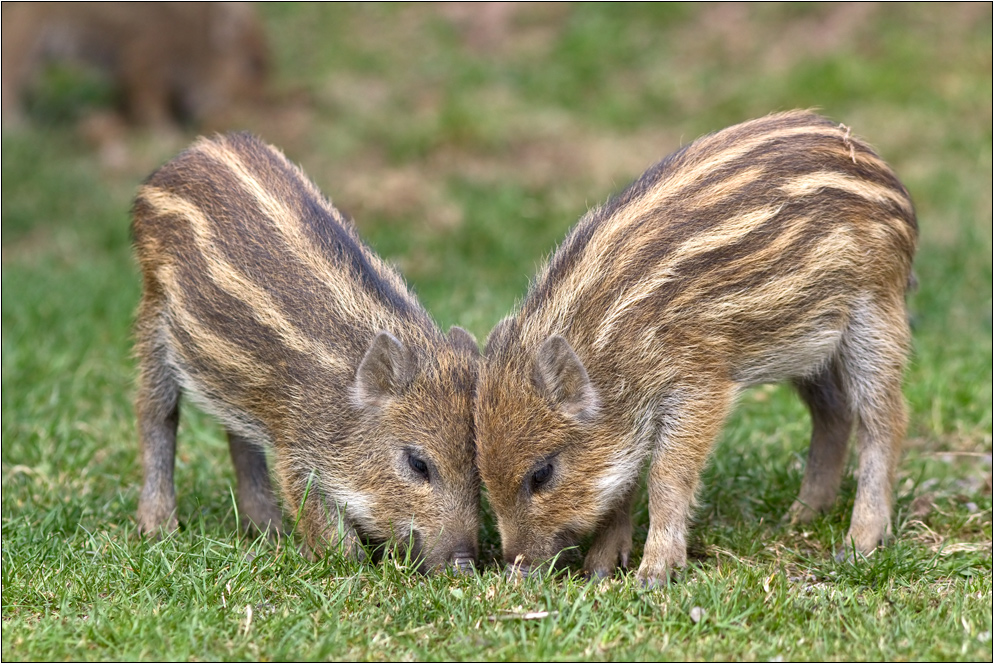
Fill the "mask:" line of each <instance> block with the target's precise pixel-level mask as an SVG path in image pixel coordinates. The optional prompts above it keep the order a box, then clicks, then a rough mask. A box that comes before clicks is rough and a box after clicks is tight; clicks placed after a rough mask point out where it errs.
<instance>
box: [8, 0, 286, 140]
mask: <svg viewBox="0 0 994 664" xmlns="http://www.w3.org/2000/svg"><path fill="white" fill-rule="evenodd" d="M2 23H3V123H4V126H10V125H16V124H18V123H20V122H22V121H23V116H24V102H25V95H26V93H27V92H28V90H29V89H30V86H31V84H32V81H33V80H34V79H35V78H36V77H38V76H39V75H40V74H41V70H42V69H43V67H45V66H46V64H48V63H52V62H68V63H71V64H75V65H80V66H85V67H93V68H96V69H98V70H100V72H102V73H103V74H104V75H106V76H108V77H109V78H110V79H112V81H113V83H114V85H115V87H116V89H117V92H118V94H119V98H120V99H119V102H120V111H121V112H122V113H123V115H124V117H125V118H126V120H127V121H128V122H129V123H131V124H135V125H140V126H145V127H153V128H162V127H168V126H170V125H174V124H176V123H189V124H195V125H197V126H199V127H201V128H212V129H217V128H221V127H223V126H224V125H226V124H227V123H228V122H229V118H230V117H231V116H232V115H233V114H234V113H235V112H236V111H237V110H238V109H239V107H240V106H241V105H243V104H252V103H254V102H257V101H259V100H260V98H261V96H262V93H263V88H264V84H265V81H266V74H267V69H268V63H269V56H268V51H267V47H266V40H265V36H264V34H263V30H262V25H261V24H260V22H259V19H258V17H257V16H256V14H255V11H254V9H253V8H252V7H251V6H250V5H248V4H247V3H240V2H234V3H222V2H217V3H213V2H190V3H184V2H166V3H154V2H48V3H34V2H5V3H3V21H2Z"/></svg>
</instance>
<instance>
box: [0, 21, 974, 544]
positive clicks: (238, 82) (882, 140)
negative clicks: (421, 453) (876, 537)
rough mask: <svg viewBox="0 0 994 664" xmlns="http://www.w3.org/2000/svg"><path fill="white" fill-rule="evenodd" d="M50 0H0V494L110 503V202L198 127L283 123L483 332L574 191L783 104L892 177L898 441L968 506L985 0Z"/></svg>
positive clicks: (207, 489) (382, 235)
mask: <svg viewBox="0 0 994 664" xmlns="http://www.w3.org/2000/svg"><path fill="white" fill-rule="evenodd" d="M81 5H82V6H81ZM46 7H48V6H47V5H45V4H37V5H34V4H31V5H27V6H26V7H25V6H23V5H20V4H19V3H4V4H3V31H4V32H3V49H4V50H3V86H4V87H3V121H4V128H3V171H2V173H3V175H2V183H3V196H2V242H3V279H2V284H3V298H2V309H3V390H2V393H3V395H2V400H3V418H2V420H3V421H2V427H3V477H4V489H3V491H4V500H3V512H4V520H5V523H7V522H8V520H9V519H10V518H13V515H15V514H18V513H21V514H23V513H25V510H28V511H30V509H31V508H32V506H35V507H36V508H38V509H40V510H45V509H49V508H51V506H52V505H54V504H69V503H71V501H69V503H67V502H65V501H66V500H68V499H65V498H63V497H65V496H72V500H77V501H78V503H72V505H74V506H72V507H71V508H69V509H68V512H67V516H66V517H65V518H66V519H67V520H68V521H67V523H69V522H72V521H73V520H75V521H76V522H78V521H83V522H85V521H86V520H87V519H88V518H89V519H90V520H91V521H93V522H96V523H97V524H98V525H99V527H106V524H107V522H108V521H114V520H123V519H127V518H130V515H131V514H132V513H133V509H134V504H135V501H136V499H137V490H136V487H137V483H138V479H139V477H140V469H139V467H138V464H137V461H136V458H135V457H136V443H135V435H134V420H133V415H132V411H131V406H130V401H131V398H132V394H133V376H134V363H133V361H132V359H131V358H130V355H129V353H130V325H131V321H132V316H133V311H134V309H135V306H136V304H137V302H138V298H139V280H138V273H137V268H136V265H135V262H134V260H133V258H132V256H131V250H130V244H129V237H128V224H129V217H128V212H129V207H130V205H131V200H132V197H133V195H134V192H135V190H136V187H137V185H138V184H139V182H140V181H141V180H142V179H143V178H144V177H146V176H147V175H148V174H149V173H150V172H151V171H152V170H154V169H155V168H156V167H157V166H158V165H160V164H161V163H163V162H165V161H166V160H168V159H169V158H171V157H172V156H173V155H175V154H176V153H177V152H178V151H180V150H181V149H183V148H184V147H185V146H186V145H188V144H189V143H190V142H191V141H192V140H193V139H194V137H195V136H196V135H197V134H198V133H202V132H213V131H224V130H230V129H248V130H250V131H252V132H255V133H257V134H258V135H259V136H261V137H262V138H264V139H265V140H266V141H268V142H270V143H272V144H275V145H277V146H279V147H280V148H282V149H283V150H284V151H285V152H286V154H287V155H288V156H289V157H290V158H291V159H292V160H294V161H295V162H298V163H300V164H301V165H302V166H303V168H304V170H305V171H306V172H307V173H308V174H309V175H310V176H311V178H312V179H313V180H314V181H315V182H316V183H317V185H318V186H319V187H320V188H321V189H322V190H323V191H324V192H325V194H326V195H327V196H329V197H330V198H331V199H332V201H333V202H334V203H335V204H336V205H337V206H338V207H339V208H341V209H342V210H344V211H346V212H347V213H348V214H350V215H351V216H353V217H354V218H355V219H356V223H357V226H358V228H359V231H360V233H361V234H362V235H363V236H364V237H365V238H366V239H367V240H368V242H369V243H370V244H371V245H372V246H373V247H374V248H375V249H376V250H377V251H378V252H380V253H381V254H382V255H384V256H385V257H386V258H387V259H389V260H390V261H392V262H393V263H395V264H396V265H398V266H399V268H400V269H401V271H402V272H403V273H404V275H405V276H406V278H407V279H408V281H409V283H410V284H411V285H412V287H413V288H414V290H415V291H416V292H417V293H418V295H419V296H420V297H421V298H422V300H423V302H424V303H425V305H426V306H427V307H428V309H429V310H430V311H431V312H432V313H433V314H434V315H435V317H436V319H437V320H438V321H439V323H440V324H441V325H442V326H443V327H448V326H449V325H451V324H460V325H463V326H465V327H467V328H468V329H470V330H471V331H472V332H473V333H474V334H475V335H476V336H477V338H478V339H480V340H481V342H482V340H483V339H484V338H485V336H486V334H487V332H488V331H489V329H490V328H491V326H492V325H493V324H494V323H496V322H497V321H498V320H499V319H500V318H501V317H502V316H504V315H505V314H506V313H507V312H508V311H509V310H510V309H511V308H512V307H513V306H514V304H515V302H516V300H517V299H518V298H520V297H521V296H522V295H523V294H524V292H525V290H526V288H527V284H528V281H529V279H530V278H531V276H532V275H533V274H534V272H535V269H536V267H537V266H538V264H539V263H540V262H541V260H542V259H543V257H544V256H546V255H547V254H548V253H549V252H550V251H551V250H552V249H553V248H554V247H555V245H556V243H557V242H558V241H559V240H560V239H561V238H562V237H563V236H564V234H565V232H566V230H567V229H568V228H569V227H570V226H571V225H572V223H573V222H574V221H576V220H577V219H578V218H579V217H580V216H581V215H582V214H583V213H584V212H585V211H586V210H587V209H588V208H589V207H591V206H593V205H596V204H599V203H601V202H603V201H605V200H606V199H607V198H608V197H609V196H610V195H612V194H613V193H617V192H619V191H620V190H621V189H623V188H624V187H625V186H626V185H627V184H628V183H629V182H630V181H631V180H632V179H634V178H635V177H637V176H638V175H639V174H640V173H641V172H642V171H644V170H645V169H646V168H647V167H648V166H650V165H651V164H653V163H654V162H655V161H657V160H659V159H660V158H662V157H663V156H665V155H666V154H668V153H670V152H672V151H673V150H675V149H677V148H678V147H680V146H681V145H683V144H686V143H688V142H690V141H691V140H693V139H694V138H696V137H698V136H699V135H701V134H703V133H706V132H710V131H715V130H718V129H721V128H723V127H725V126H728V125H731V124H735V123H738V122H741V121H744V120H747V119H750V118H754V117H757V116H762V115H765V114H767V113H770V112H773V111H779V110H786V109H792V108H816V109H819V110H820V112H821V113H823V114H824V115H826V116H828V117H829V118H832V119H833V120H835V121H838V122H844V123H845V124H847V125H849V126H850V127H852V128H853V131H854V133H855V134H857V135H859V136H861V137H863V138H864V139H866V140H867V141H868V142H869V143H870V144H872V145H873V146H875V147H876V149H877V150H878V152H879V153H880V154H881V156H882V157H883V158H884V159H886V160H887V161H889V163H890V164H891V165H892V166H893V167H894V169H895V171H896V172H897V173H898V174H899V175H900V177H901V178H902V179H903V180H904V182H905V184H906V185H907V187H908V189H909V190H910V191H911V194H912V196H913V198H914V201H915V203H916V206H917V209H918V215H919V223H920V226H921V241H920V251H919V255H918V259H917V262H916V272H917V275H918V279H919V282H920V288H919V290H918V291H917V292H916V293H915V294H914V295H913V296H912V309H913V311H914V325H915V344H916V351H915V352H916V354H915V359H914V362H913V366H912V367H911V369H910V371H909V375H908V380H907V389H906V392H907V394H908V397H909V400H910V402H911V405H912V425H911V430H910V433H909V443H908V446H909V450H911V452H909V454H912V455H914V454H916V453H917V454H919V455H920V456H921V458H922V459H925V458H927V459H939V461H936V463H939V462H940V461H941V460H942V459H946V461H945V463H947V465H949V466H950V475H949V476H950V478H952V479H950V480H949V482H948V484H949V487H951V488H949V489H948V491H949V492H951V493H949V495H950V496H956V495H965V496H967V497H966V498H964V499H963V501H961V502H964V504H965V502H969V501H973V502H970V504H973V505H974V508H976V504H975V502H976V500H977V499H976V498H975V497H974V494H975V493H976V492H980V494H982V493H983V492H984V491H986V494H987V498H986V500H987V503H986V505H987V507H988V508H989V500H990V497H989V494H990V459H991V456H990V451H991V253H992V250H991V223H992V218H991V216H992V215H991V190H992V171H991V147H992V134H991V131H992V115H991V103H992V86H991V81H992V71H991V54H992V40H991V33H992V28H991V25H992V15H991V4H990V3H941V4H923V3H909V4H904V3H879V4H878V3H840V4H820V3H819V4H802V3H797V4H795V3H788V4H748V5H746V4H737V3H709V4H702V5H696V4H679V3H676V4H671V3H659V4H656V3H651V4H637V5H626V4H619V3H611V4H568V3H562V4H560V3H557V4H528V5H517V4H513V3H482V4H476V3H465V4H464V3H452V4H444V5H434V4H418V5H406V4H399V5H398V4H389V5H376V4H373V5H366V4H361V5H342V4H337V3H319V4H295V3H278V4H277V3H274V4H259V5H249V6H243V5H238V4H235V5H232V6H228V7H227V8H226V9H225V8H218V7H213V8H211V7H200V6H191V7H189V8H187V9H184V10H174V9H170V8H168V7H167V8H162V7H155V6H152V5H145V6H144V7H138V8H123V7H121V5H120V4H114V5H113V7H115V8H119V9H118V10H116V11H115V12H114V13H112V14H108V13H107V10H106V9H100V8H98V7H92V6H87V5H86V4H85V3H75V4H74V5H73V7H74V9H72V10H71V12H72V13H71V14H70V15H68V16H67V15H60V14H59V12H60V11H63V12H64V11H66V10H64V9H62V10H58V9H48V8H46ZM768 394H770V393H769V392H767V391H762V392H758V393H757V396H756V398H755V400H756V401H765V400H767V399H768V396H767V395H768ZM773 394H774V400H775V399H778V398H780V397H777V396H776V395H778V394H780V393H779V392H774V393H773ZM783 398H784V399H791V400H792V399H793V397H791V396H790V395H789V393H787V396H785V397H783ZM790 403H791V405H790V406H785V408H788V410H789V412H790V413H791V414H792V416H797V417H798V418H801V419H802V420H805V419H806V418H804V416H803V409H802V408H801V407H800V406H799V405H797V404H796V403H795V402H794V401H793V400H792V401H790ZM791 409H792V410H791ZM184 417H185V421H184V425H183V426H184V427H186V428H187V429H188V431H189V432H188V433H183V432H181V434H180V436H181V438H184V437H187V438H184V439H183V440H181V443H180V446H179V447H180V459H179V464H180V470H179V472H178V476H177V477H178V481H179V482H180V487H179V493H180V497H181V501H182V500H184V499H188V500H193V499H192V498H189V496H191V493H192V494H194V495H200V496H201V497H207V496H212V495H213V496H217V497H219V501H218V502H220V503H224V501H223V500H221V499H220V496H223V495H225V492H226V489H225V488H224V487H225V486H226V484H227V483H230V482H231V471H230V468H229V466H230V464H229V463H228V462H227V460H226V459H225V458H224V457H225V453H224V451H223V449H224V442H223V438H222V437H221V434H220V431H219V430H218V429H216V428H213V425H212V424H210V423H208V422H206V421H205V419H204V418H199V417H198V416H190V417H187V416H186V414H185V415H184ZM743 417H744V416H743ZM776 426H778V425H776V424H771V425H769V428H767V429H766V430H765V431H766V434H764V435H767V436H769V435H770V434H771V429H775V428H776ZM798 426H800V427H801V429H796V428H795V429H793V430H791V431H790V432H789V433H790V439H791V440H792V441H793V443H792V444H793V445H794V447H795V448H797V449H800V450H803V449H804V447H805V446H806V440H805V439H806V433H805V429H804V427H806V426H807V424H806V423H804V424H801V425H798ZM731 431H732V433H731V434H729V436H733V437H734V435H735V433H734V432H735V431H736V426H735V425H734V423H733V426H732V427H731ZM749 435H752V434H749ZM191 438H192V441H191V440H190V439H191ZM916 451H917V452H916ZM936 455H938V456H936ZM942 455H946V456H945V457H943V456H942ZM716 463H717V464H718V465H717V466H716V470H712V471H711V472H713V473H719V474H720V473H722V472H724V471H723V470H722V467H721V465H720V461H716ZM922 463H925V462H924V461H923V462H922ZM928 463H932V462H931V461H929V462H928ZM187 467H189V468H191V469H197V470H184V468H187ZM911 467H912V468H915V469H918V468H919V466H915V465H914V464H913V463H912V465H911ZM201 468H203V470H199V469H201ZM798 468H799V466H798ZM794 472H795V474H796V473H799V472H800V471H799V470H797V469H795V471H794ZM909 472H910V471H905V472H904V474H903V475H902V477H903V478H906V477H908V473H909ZM915 472H917V470H916V471H915ZM929 472H933V471H929ZM935 472H938V471H935ZM919 476H920V474H919ZM797 477H799V475H798V476H797ZM795 479H796V478H795ZM956 482H961V483H962V482H966V484H965V485H958V484H956ZM795 487H796V482H795V483H794V484H791V483H789V482H788V483H787V484H786V486H783V487H781V488H780V490H782V491H783V492H784V495H785V496H788V494H789V493H791V492H793V491H795V490H796V489H795ZM964 487H965V488H964ZM957 491H959V492H960V494H957V493H956V492H957ZM60 496H61V497H60ZM712 498H713V499H714V500H717V498H714V497H712ZM712 498H709V497H708V496H705V497H704V501H705V503H707V501H708V500H712ZM784 501H789V496H788V497H786V498H784ZM210 502H211V501H210V499H209V498H205V503H210ZM786 504H787V502H784V503H783V506H785V505H786ZM780 508H781V506H775V508H771V509H780ZM183 509H186V508H185V507H183V505H182V503H181V510H183ZM213 509H216V510H218V511H223V510H225V509H227V510H228V514H229V516H228V517H224V518H233V517H231V516H230V504H218V505H215V506H214V507H213ZM986 519H987V520H986V524H987V525H986V526H985V527H986V528H987V529H988V532H989V527H990V525H989V524H990V517H989V512H988V516H987V517H986ZM643 523H644V519H643ZM636 537H637V538H638V535H637V536H636ZM987 537H988V539H989V535H988V536H987ZM494 544H495V543H493V542H491V545H494Z"/></svg>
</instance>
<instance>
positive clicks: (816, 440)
mask: <svg viewBox="0 0 994 664" xmlns="http://www.w3.org/2000/svg"><path fill="white" fill-rule="evenodd" d="M795 386H796V387H797V391H798V393H799V394H800V395H801V399H803V400H804V402H805V403H806V404H807V406H808V410H809V411H810V412H811V447H810V448H809V449H808V463H807V466H806V468H805V471H804V480H803V481H802V482H801V490H800V493H798V496H797V500H795V501H794V503H793V504H792V505H791V506H790V510H789V511H788V513H787V516H788V518H789V519H790V522H791V523H793V524H799V523H807V522H808V521H811V520H812V519H813V518H815V516H817V515H818V514H819V513H820V512H824V511H825V510H828V509H829V508H831V506H832V505H833V504H834V503H835V499H836V496H837V495H838V493H839V485H840V484H841V482H842V471H843V469H844V468H845V464H846V452H847V451H848V448H849V437H850V435H851V434H852V425H853V415H852V410H851V409H850V407H849V403H848V399H847V397H846V395H845V392H844V391H843V390H842V387H841V385H840V384H839V378H838V371H837V368H836V364H835V363H834V362H833V363H831V364H830V365H829V366H827V367H825V368H824V369H823V370H822V371H821V372H820V373H819V374H817V375H816V376H814V377H812V378H807V379H803V380H798V381H795Z"/></svg>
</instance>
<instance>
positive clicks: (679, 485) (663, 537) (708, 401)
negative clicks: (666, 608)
mask: <svg viewBox="0 0 994 664" xmlns="http://www.w3.org/2000/svg"><path fill="white" fill-rule="evenodd" d="M734 395H735V386H734V384H732V383H723V384H721V385H719V386H716V389H715V388H712V389H706V390H705V389H699V390H697V391H696V393H695V394H694V395H693V397H692V398H681V399H680V400H679V401H676V400H674V402H673V403H672V404H670V405H669V406H668V407H667V409H666V410H665V411H663V412H661V413H660V425H659V426H660V428H659V434H658V441H657V444H656V449H655V451H654V453H653V458H652V464H651V465H650V467H649V481H648V486H649V536H648V537H647V539H646V542H645V553H644V554H643V556H642V563H641V565H639V570H638V578H639V580H640V581H641V582H642V583H643V584H645V585H647V586H654V585H657V584H661V583H665V582H666V581H667V580H668V579H669V576H670V574H671V573H672V572H673V571H674V570H675V569H676V568H679V567H684V566H685V565H686V564H687V522H688V520H689V517H690V511H691V509H692V507H693V502H694V494H695V492H696V491H697V484H698V481H699V480H700V475H701V471H702V470H704V466H705V464H706V463H707V458H708V454H709V453H710V452H711V448H712V447H713V446H714V442H715V440H717V438H718V435H719V434H720V433H721V427H722V424H723V423H724V421H725V418H726V416H727V415H728V412H729V411H730V410H731V407H732V403H733V401H734Z"/></svg>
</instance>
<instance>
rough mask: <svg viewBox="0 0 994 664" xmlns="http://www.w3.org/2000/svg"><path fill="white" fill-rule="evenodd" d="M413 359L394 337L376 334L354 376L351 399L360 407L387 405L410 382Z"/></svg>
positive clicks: (386, 333) (412, 374)
mask: <svg viewBox="0 0 994 664" xmlns="http://www.w3.org/2000/svg"><path fill="white" fill-rule="evenodd" d="M413 376H414V358H412V357H411V353H410V351H408V349H407V348H405V347H404V344H402V343H401V342H400V341H399V340H398V339H397V337H395V336H393V335H392V334H390V333H389V332H382V331H381V332H378V333H377V334H376V336H375V337H374V338H373V341H372V342H371V343H370V344H369V348H368V349H367V350H366V354H365V355H363V357H362V362H360V363H359V368H358V369H357V370H356V374H355V385H354V386H353V388H352V396H353V397H354V399H355V401H356V402H357V403H358V404H359V405H361V406H373V407H378V406H382V405H384V404H385V403H387V402H388V401H389V400H391V399H393V398H394V397H397V396H400V394H401V392H403V391H404V389H405V388H406V387H407V386H408V385H409V384H410V383H411V379H412V378H413Z"/></svg>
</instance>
